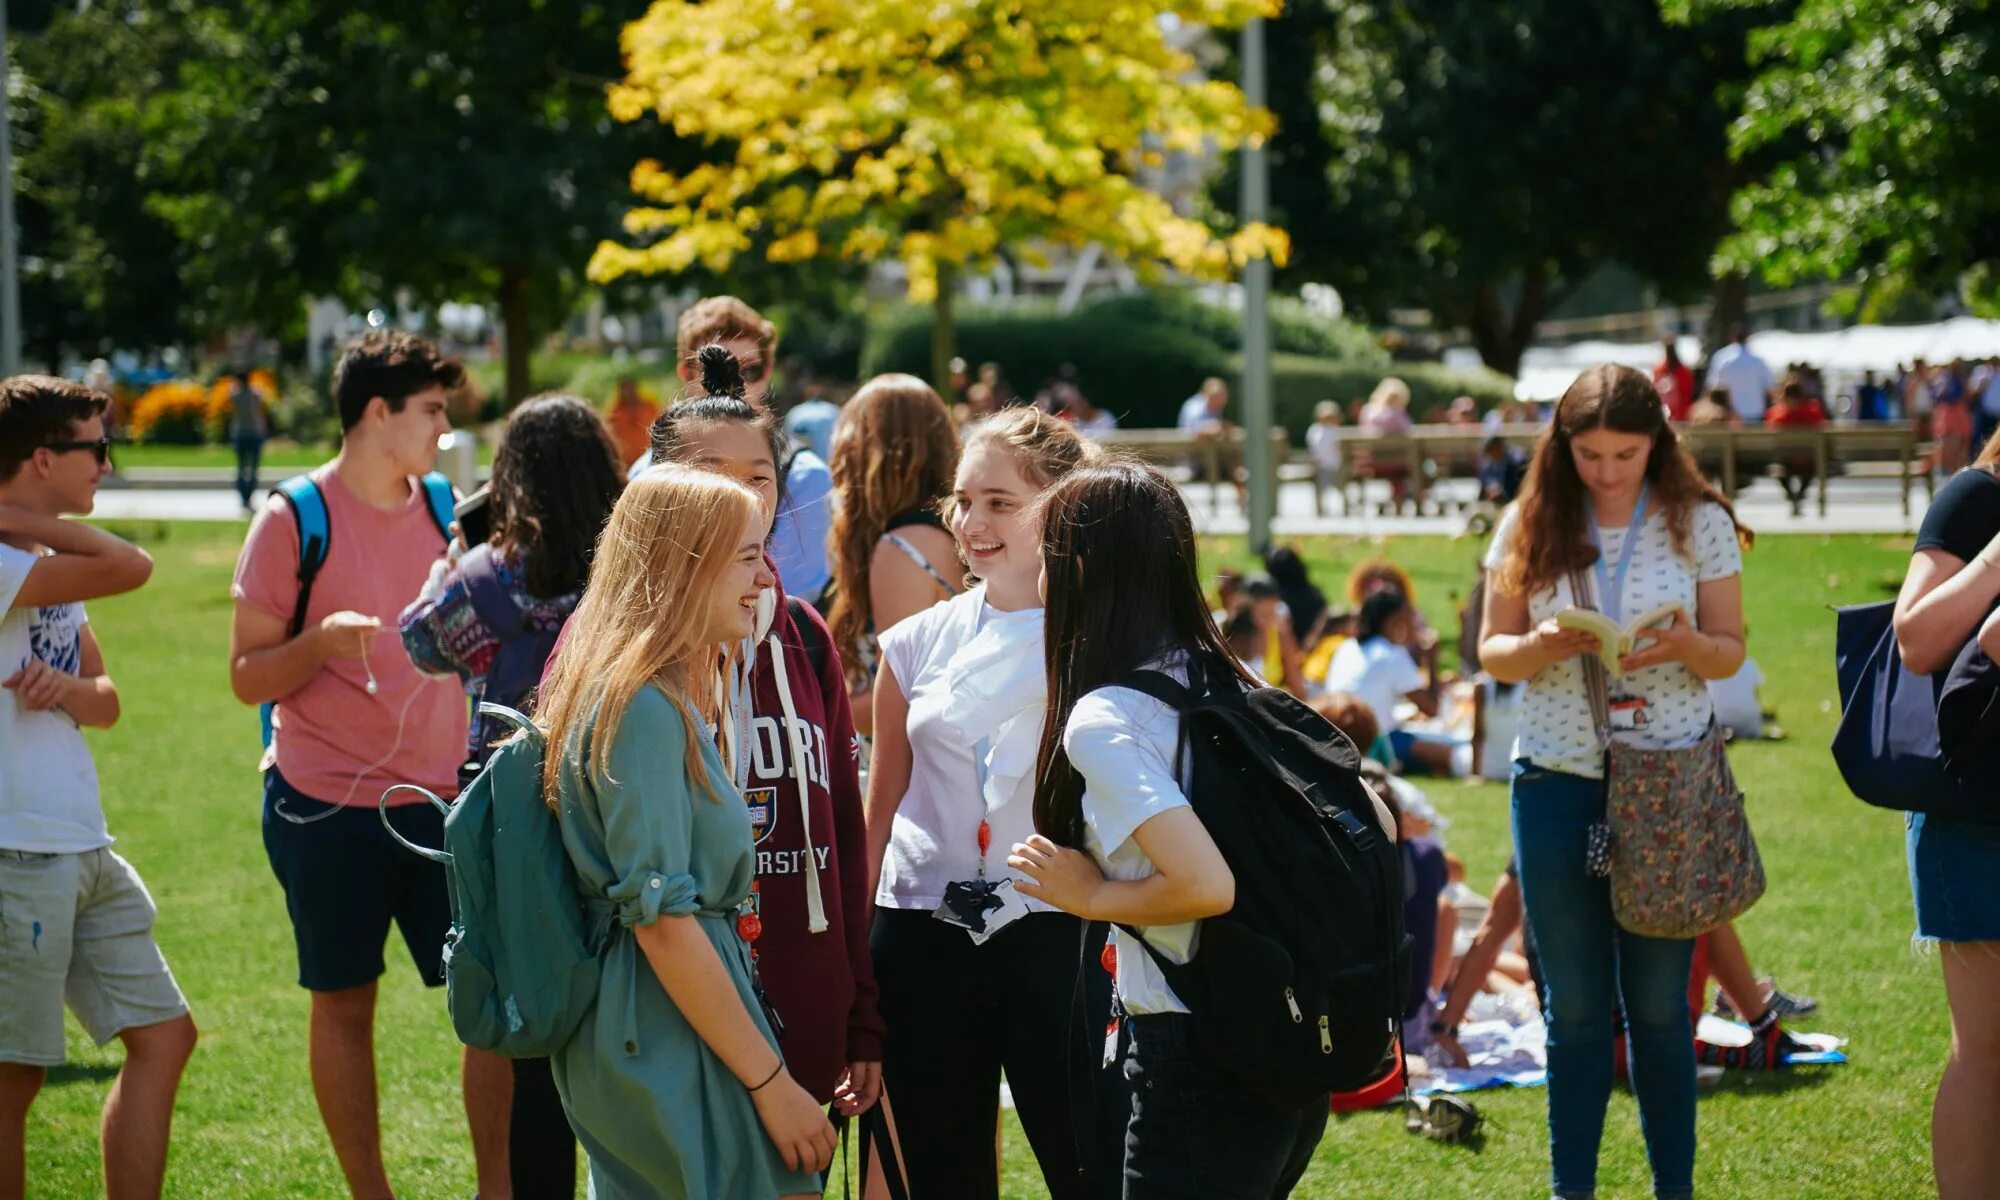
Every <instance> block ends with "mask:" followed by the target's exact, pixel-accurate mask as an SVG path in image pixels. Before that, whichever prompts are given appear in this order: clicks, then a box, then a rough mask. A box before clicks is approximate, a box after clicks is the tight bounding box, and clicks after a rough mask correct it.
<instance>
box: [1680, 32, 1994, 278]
mask: <svg viewBox="0 0 2000 1200" xmlns="http://www.w3.org/2000/svg"><path fill="white" fill-rule="evenodd" d="M1745 6H1746V0H1670V3H1669V6H1668V7H1669V10H1670V11H1671V12H1672V13H1673V15H1674V16H1676V17H1677V18H1678V19H1681V20H1699V19H1703V18H1705V17H1708V16H1710V15H1712V14H1714V13H1716V12H1717V11H1726V10H1729V9H1733V8H1739V7H1745ZM1748 7H1751V8H1753V9H1757V8H1761V7H1762V6H1760V5H1748ZM1750 49H1751V55H1752V58H1753V60H1754V61H1755V63H1756V66H1757V69H1758V73H1757V75H1756V78H1755V80H1754V82H1753V83H1752V84H1751V86H1750V88H1749V93H1748V96H1747V98H1746V100H1745V103H1744V106H1743V112H1742V115H1741V116H1740V117H1739V118H1738V119H1737V121H1736V122H1735V124H1734V126H1733V127H1732V129H1731V131H1730V135H1731V136H1730V143H1731V148H1732V150H1733V151H1734V152H1735V153H1736V154H1737V155H1738V156H1739V157H1741V156H1750V155H1767V156H1773V155H1775V156H1777V157H1778V159H1779V161H1778V162H1777V164H1776V166H1775V167H1774V169H1772V170H1771V171H1769V173H1768V174H1766V175H1764V176H1763V177H1762V178H1761V179H1759V180H1758V181H1757V182H1754V183H1751V184H1750V185H1749V186H1747V187H1745V188H1743V189H1742V190H1741V191H1740V192H1739V193H1738V194H1737V196H1736V198H1735V202H1734V204H1733V206H1732V207H1733V213H1734V216H1735V219H1736V222H1737V224H1738V227H1739V231H1738V232H1737V233H1736V234H1735V235H1734V236H1732V237H1730V238H1729V239H1728V240H1727V241H1726V242H1725V243H1724V244H1723V246H1722V249H1721V251H1720V258H1721V261H1722V262H1723V264H1724V265H1726V266H1728V267H1730V268H1733V269H1739V270H1755V271H1759V272H1761V273H1762V274H1763V276H1764V278H1765V279H1766V280H1768V281H1770V282H1771V283H1773V284H1779V285H1783V284H1789V283H1792V282H1794V281H1798V280H1810V279H1816V278H1822V277H1825V276H1829V275H1832V276H1847V275H1851V274H1857V273H1858V274H1860V275H1862V276H1863V277H1864V278H1865V279H1867V280H1869V281H1870V282H1871V283H1875V284H1877V285H1880V286H1893V285H1894V284H1896V283H1897V282H1899V281H1900V282H1903V283H1907V284H1914V285H1915V286H1919V287H1923V288H1926V289H1929V290H1933V291H1942V290H1948V289H1950V288H1951V287H1952V286H1954V284H1956V283H1957V282H1958V280H1959V277H1960V276H1961V275H1962V274H1963V273H1965V272H1966V271H1968V270H1970V269H1972V268H1975V267H1978V266H1980V265H1981V264H1993V263H1996V262H2000V159H1996V157H1995V155H1994V153H1993V146H1994V141H1995V139H1996V138H2000V87H1996V86H1995V83H1994V81H1995V79H1996V77H2000V5H1995V4H1992V3H1990V2H1987V0H1933V2H1929V3H1918V4H1910V3H1901V2H1897V0H1802V2H1800V3H1798V4H1797V5H1796V7H1795V11H1792V12H1790V13H1789V14H1779V15H1777V17H1776V18H1775V19H1773V20H1772V21H1771V23H1769V24H1768V25H1767V26H1766V27H1765V28H1762V29H1759V30H1757V31H1756V33H1755V34H1754V35H1752V38H1751V41H1750ZM1985 278H1989V279H1990V276H1987V277H1985ZM1984 286H1985V288H1986V289H1990V287H1991V285H1990V283H1988V284H1986V285H1984ZM1984 294H1986V295H1988V296H1990V294H1991V293H1990V290H1989V291H1986V292H1985V293H1984ZM1978 298H1979V295H1978V294H1977V293H1976V294H1975V300H1977V299H1978Z"/></svg>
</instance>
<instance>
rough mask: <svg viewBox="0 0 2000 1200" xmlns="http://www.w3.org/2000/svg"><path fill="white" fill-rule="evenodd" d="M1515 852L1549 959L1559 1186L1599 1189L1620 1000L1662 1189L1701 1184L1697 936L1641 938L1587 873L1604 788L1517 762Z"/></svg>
mask: <svg viewBox="0 0 2000 1200" xmlns="http://www.w3.org/2000/svg"><path fill="white" fill-rule="evenodd" d="M1513 812H1514V852H1515V854H1516V855H1517V856H1518V859H1519V863H1520V873H1521V901H1522V904H1523V906H1524V907H1525V908H1526V910H1527V917H1528V928H1529V931H1530V932H1531V933H1532V934H1533V936H1534V940H1535V949H1536V951H1537V953H1538V954H1539V955H1540V958H1541V967H1542V992H1543V994H1542V1009H1543V1012H1544V1013H1545V1015H1546V1016H1547V1018H1548V1029H1549V1158H1550V1161H1551V1164H1552V1166H1553V1168H1554V1183H1555V1189H1556V1191H1557V1192H1559V1193H1565V1194H1570V1193H1573V1194H1577V1195H1587V1194H1589V1193H1590V1192H1591V1191H1593V1190H1594V1189H1595V1188H1596V1187H1597V1148H1598V1143H1599V1142H1600V1141H1602V1140H1603V1137H1604V1110H1605V1107H1606V1105H1608V1104H1609V1103H1610V1101H1611V1081H1612V1066H1613V1064H1612V1038H1613V1028H1612V1022H1613V1017H1612V1007H1613V1004H1614V1002H1616V1001H1622V1002H1623V1009H1624V1013H1625V1030H1626V1045H1627V1047H1628V1048H1629V1050H1630V1062H1631V1073H1632V1091H1633V1093H1634V1094H1635V1095H1637V1097H1638V1099H1639V1126H1640V1128H1641V1129H1642V1130H1644V1131H1645V1135H1646V1157H1647V1159H1648V1160H1649V1161H1650V1162H1651V1163H1652V1166H1653V1190H1654V1192H1655V1193H1656V1194H1657V1195H1659V1196H1661V1197H1663V1198H1664V1197H1680V1196H1685V1195H1688V1194H1690V1193H1691V1192H1692V1191H1693V1189H1694V1101H1695V1083H1694V1030H1693V1024H1692V1018H1691V1017H1690V1015H1689V1013H1688V999H1687V996H1688V970H1689V968H1690V966H1691V965H1692V962H1693V956H1694V943H1693V942H1692V941H1682V940H1674V939H1668V938H1650V937H1640V936H1639V935H1638V934H1634V933H1627V932H1626V931H1625V930H1623V929H1620V928H1619V927H1618V923H1617V922H1616V921H1615V920H1613V919H1612V916H1611V887H1610V881H1608V880H1605V879H1601V878H1594V877H1592V876H1591V875H1590V874H1589V873H1588V872H1586V871H1585V869H1584V855H1585V851H1586V846H1587V840H1588V838H1589V831H1590V826H1591V825H1592V824H1594V823H1596V822H1598V821H1601V820H1603V819H1604V783H1603V781H1601V780H1596V779H1585V778H1583V777H1582V776H1578V775H1568V774H1564V773H1563V772H1561V771H1548V770H1544V769H1542V768H1540V767H1537V766H1535V765H1534V764H1532V763H1529V762H1526V761H1522V762H1517V763H1515V764H1514V793H1513Z"/></svg>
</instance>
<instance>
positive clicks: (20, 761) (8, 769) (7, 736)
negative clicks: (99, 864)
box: [0, 545, 111, 854]
mask: <svg viewBox="0 0 2000 1200" xmlns="http://www.w3.org/2000/svg"><path fill="white" fill-rule="evenodd" d="M36 561H37V556H36V555H35V554H34V553H33V552H31V551H27V550H21V549H17V548H16V547H13V546H7V545H0V678H5V677H7V676H10V675H12V674H13V673H14V672H16V671H18V670H20V669H21V668H22V667H24V666H26V665H27V663H28V661H29V659H31V658H37V659H40V660H41V661H42V662H45V663H47V664H48V665H50V666H52V667H55V668H56V669H57V670H61V671H67V672H69V673H70V674H72V675H74V674H78V673H79V667H80V665H81V656H82V648H81V647H82V641H81V639H82V635H83V627H84V624H85V622H86V620H87V617H86V616H85V613H84V610H83V605H81V604H53V605H50V606H48V607H46V608H16V607H13V603H14V596H15V594H16V593H18V592H19V591H20V590H21V584H22V583H23V582H24V581H25V580H26V579H27V577H28V572H29V571H30V570H31V569H32V568H33V567H34V565H35V563H36ZM0 697H4V698H0V764H4V767H0V848H5V849H8V850H27V851H31V852H34V853H37V854H81V853H84V852H85V851H89V850H96V849H99V848H100V847H103V846H108V845H110V844H111V834H110V832H109V831H108V830H107V829H106V828H105V824H104V805H103V803H102V802H101V801H100V800H99V798H98V792H97V764H96V763H95V762H94V761H93V760H92V759H91V757H90V747H89V746H87V745H85V744H84V740H83V732H82V730H80V729H78V728H77V726H76V722H75V721H73V720H71V719H70V717H69V714H67V713H65V712H63V711H62V710H61V709H56V708H51V709H45V710H44V711H42V712H25V711H23V710H22V708H21V705H20V701H19V700H18V699H16V697H15V695H14V693H13V692H12V691H6V690H0Z"/></svg>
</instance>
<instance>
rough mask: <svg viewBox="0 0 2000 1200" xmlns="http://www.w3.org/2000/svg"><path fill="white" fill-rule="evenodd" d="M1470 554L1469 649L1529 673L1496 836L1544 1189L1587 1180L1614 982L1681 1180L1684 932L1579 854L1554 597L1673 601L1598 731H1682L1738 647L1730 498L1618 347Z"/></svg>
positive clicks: (1598, 777) (1599, 801) (1651, 1132)
mask: <svg viewBox="0 0 2000 1200" xmlns="http://www.w3.org/2000/svg"><path fill="white" fill-rule="evenodd" d="M1486 566H1487V567H1488V568H1489V569H1490V570H1491V572H1492V574H1491V575H1490V576H1489V587H1488V589H1487V592H1486V608H1485V618H1484V633H1483V635H1482V637H1481V639H1480V643H1479V660H1480V663H1481V665H1482V666H1483V667H1484V668H1485V669H1486V670H1487V671H1488V672H1489V673H1491V674H1492V675H1493V677H1494V678H1495V679H1498V680H1499V681H1500V682H1502V683H1519V682H1521V681H1523V680H1525V681H1526V682H1527V685H1528V686H1527V688H1526V694H1525V696H1524V698H1523V700H1522V707H1521V717H1520V734H1519V739H1518V741H1517V743H1516V746H1515V751H1514V758H1515V763H1514V787H1513V823H1514V846H1515V851H1516V856H1517V861H1518V863H1519V865H1520V878H1521V894H1522V901H1523V903H1524V905H1525V906H1526V910H1527V918H1528V926H1529V929H1530V931H1531V932H1532V933H1533V935H1534V941H1535V946H1536V948H1537V950H1538V951H1539V953H1540V958H1541V965H1542V974H1543V981H1544V989H1545V999H1544V1003H1545V1006H1546V1008H1547V1013H1546V1014H1545V1015H1546V1017H1547V1020H1548V1030H1549V1051H1548V1053H1549V1150H1550V1157H1551V1159H1552V1164H1553V1176H1554V1190H1555V1194H1556V1196H1557V1197H1561V1198H1570V1197H1588V1196H1590V1195H1591V1194H1592V1192H1593V1190H1594V1189H1595V1187H1596V1184H1597V1151H1598V1142H1599V1140H1600V1138H1601V1136H1602V1134H1603V1127H1604V1110H1605V1106H1606V1104H1607V1103H1608V1102H1609V1101H1610V1098H1611V1051H1612V1047H1611V1041H1612V1024H1611V1013H1612V1009H1613V1003H1614V1000H1617V1001H1622V1008H1623V1011H1624V1014H1625V1026H1626V1033H1627V1042H1628V1046H1629V1049H1630V1056H1631V1064H1632V1090H1633V1092H1634V1094H1635V1095H1636V1096H1637V1097H1638V1100H1639V1113H1640V1118H1641V1125H1642V1127H1643V1129H1644V1130H1645V1136H1646V1151H1647V1156H1648V1158H1649V1159H1650V1161H1651V1163H1652V1168H1653V1190H1654V1193H1655V1194H1656V1195H1657V1196H1658V1197H1660V1198H1661V1200H1679V1198H1681V1197H1685V1196H1688V1195H1691V1194H1692V1191H1693V1186H1694V1146H1695V1136H1694V1129H1695V1126H1694V1102H1695V1081H1694V1066H1695V1063H1694V1039H1693V1035H1692V1030H1691V1014H1690V1013H1689V1012H1688V1001H1687V994H1688V970H1689V966H1690V963H1691V959H1692V955H1693V950H1694V942H1693V941H1691V940H1680V939H1667V938H1652V937H1642V936H1640V935H1638V934H1634V933H1629V932H1627V931H1625V930H1623V929H1621V928H1620V927H1619V926H1618V925H1617V923H1616V922H1615V921H1614V920H1613V919H1612V915H1611V896H1610V887H1609V883H1608V881H1607V880H1606V879H1605V878H1603V877H1601V876H1595V875H1592V874H1591V873H1590V872H1589V870H1588V868H1587V867H1586V865H1585V860H1586V856H1587V847H1588V843H1589V839H1590V828H1591V826H1592V825H1594V824H1596V823H1598V822H1600V821H1602V820H1604V813H1605V794H1604V741H1603V738H1602V736H1600V733H1599V731H1598V729H1597V726H1596V720H1595V718H1594V717H1593V715H1592V711H1591V704H1590V702H1589V699H1588V697H1587V695H1586V693H1585V691H1584V673H1583V664H1582V659H1583V658H1584V656H1586V655H1591V654H1595V653H1597V652H1598V641H1597V638H1596V637H1595V636H1594V635H1592V634H1590V633H1587V632H1578V631H1572V630H1566V629H1564V628H1563V627H1561V626H1560V625H1558V624H1557V623H1556V620H1555V617H1556V614H1557V613H1558V612H1560V611H1561V610H1562V609H1563V608H1565V607H1567V606H1569V605H1571V604H1573V603H1580V601H1579V599H1578V598H1577V597H1575V596H1573V595H1572V594H1571V591H1570V583H1569V575H1570V573H1571V572H1572V571H1574V570H1578V569H1581V570H1583V571H1584V572H1586V573H1587V574H1594V576H1595V578H1594V579H1593V580H1592V584H1593V587H1592V591H1593V593H1594V595H1593V597H1590V599H1594V601H1595V603H1594V605H1593V607H1596V608H1597V609H1599V610H1600V611H1602V612H1604V613H1605V614H1606V615H1607V616H1610V617H1612V618H1613V619H1614V620H1623V619H1625V618H1629V617H1630V616H1632V615H1634V614H1637V613H1642V612H1646V611H1648V610H1651V609H1653V608H1655V607H1657V606H1660V605H1663V604H1668V603H1673V604H1678V605H1679V606H1680V608H1679V609H1678V610H1677V612H1676V614H1675V616H1674V619H1673V623H1672V624H1671V625H1669V626H1665V627H1661V628H1655V629H1653V630H1651V631H1650V632H1649V633H1648V634H1647V635H1646V637H1645V638H1644V639H1642V640H1641V642H1640V644H1639V645H1638V646H1637V647H1635V648H1634V649H1633V650H1632V652H1631V653H1629V654H1627V655H1625V656H1624V658H1623V660H1622V661H1621V662H1620V664H1619V666H1620V671H1619V673H1618V675H1617V677H1615V678H1613V679H1611V680H1610V681H1609V682H1610V684H1611V687H1612V696H1611V700H1612V727H1613V728H1612V732H1613V733H1614V734H1615V735H1616V736H1617V737H1618V739H1619V740H1620V741H1621V742H1623V743H1626V744H1631V745H1640V746H1650V747H1655V748H1658V749H1678V748H1682V747H1686V746H1691V745H1694V744H1695V743H1696V742H1698V741H1699V740H1700V739H1701V738H1702V737H1703V736H1704V735H1705V734H1706V732H1707V730H1708V727H1709V722H1710V720H1711V719H1712V715H1713V708H1712V706H1711V704H1710V702H1709V696H1708V689H1707V687H1706V686H1705V684H1704V681H1706V680H1711V679H1727V678H1728V677H1730V676H1731V675H1733V674H1735V673H1736V669H1737V667H1738V666H1739V665H1740V664H1741V663H1742V662H1743V588H1742V570H1743V560H1742V554H1741V550H1740V548H1739V543H1738V528H1737V525H1736V523H1735V516H1734V513H1733V512H1732V511H1731V509H1730V507H1729V503H1728V501H1726V500H1724V499H1723V498H1722V496H1721V495H1720V494H1719V493H1717V492H1716V490H1715V489H1714V488H1713V487H1711V486H1709V484H1708V483H1707V481H1705V480H1704V479H1703V478H1702V477H1701V472H1700V471H1699V469H1697V468H1696V466H1695V463H1694V460H1693V459H1692V458H1691V457H1690V456H1689V455H1688V452H1687V450H1686V448H1685V447H1683V446H1682V445H1681V444H1680V440H1679V438H1678V437H1677V436H1676V435H1675V433H1674V431H1673V428H1672V427H1671V426H1670V425H1668V424H1667V421H1666V417H1665V415H1664V413H1663V411H1662V409H1661V407H1660V399H1659V393H1657V392H1656V391H1654V390H1653V385H1652V383H1651V382H1650V381H1649V380H1647V378H1646V377H1645V376H1644V375H1641V374H1640V373H1639V372H1637V371H1634V370H1632V369H1631V368H1629V367H1619V366H1598V367H1592V368H1590V369H1588V370H1586V371H1584V372H1583V374H1582V375H1580V376H1578V378H1577V381H1576V382H1575V383H1574V384H1571V385H1570V389H1569V391H1567V392H1565V393H1564V394H1563V398H1562V400H1561V402H1560V403H1558V404H1557V406H1556V413H1555V419H1554V420H1553V421H1552V422H1551V423H1550V425H1549V426H1548V428H1547V429H1546V430H1544V431H1543V434H1542V438H1541V441H1540V443H1539V444H1538V445H1537V446H1536V449H1535V459H1534V462H1533V464H1532V465H1531V466H1530V467H1529V469H1528V476H1527V480H1526V482H1525V483H1524V484H1523V486H1522V489H1521V498H1520V501H1519V502H1518V503H1517V504H1515V506H1514V507H1513V508H1511V509H1510V510H1508V512H1507V514H1506V516H1505V517H1503V518H1502V519H1501V522H1500V528H1499V529H1498V530H1496V531H1495V533H1494V535H1493V546H1492V549H1491V550H1490V551H1489V552H1488V555H1487V559H1486ZM1621 614H1622V615H1621Z"/></svg>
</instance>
